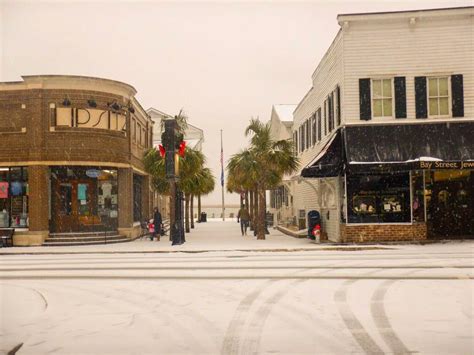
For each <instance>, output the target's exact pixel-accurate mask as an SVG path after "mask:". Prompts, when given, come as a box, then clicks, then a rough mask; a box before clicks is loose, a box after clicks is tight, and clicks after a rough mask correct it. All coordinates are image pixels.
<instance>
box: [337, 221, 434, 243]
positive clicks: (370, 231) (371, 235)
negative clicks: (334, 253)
mask: <svg viewBox="0 0 474 355" xmlns="http://www.w3.org/2000/svg"><path fill="white" fill-rule="evenodd" d="M426 237H427V229H426V224H425V223H415V224H369V225H350V226H348V225H346V224H341V240H342V242H354V243H362V242H385V241H414V240H415V241H417V240H425V239H426Z"/></svg>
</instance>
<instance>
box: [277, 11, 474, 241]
mask: <svg viewBox="0 0 474 355" xmlns="http://www.w3.org/2000/svg"><path fill="white" fill-rule="evenodd" d="M473 15H474V8H473V7H464V8H446V9H434V10H418V11H398V12H383V13H360V14H343V15H339V16H338V17H337V21H338V23H339V25H340V29H339V32H338V33H337V35H336V37H335V38H334V40H333V42H332V44H331V46H330V47H329V49H328V50H327V52H326V54H325V55H324V57H323V58H322V59H321V61H320V63H319V64H318V65H317V67H316V69H315V71H314V73H313V75H312V87H311V88H310V90H309V91H308V92H307V94H306V95H305V96H304V97H303V98H302V100H301V101H300V103H299V104H298V106H297V107H296V108H295V110H294V112H293V124H292V138H293V141H294V143H295V149H296V152H297V154H298V157H299V158H300V170H299V171H298V172H297V173H295V174H294V175H293V176H291V177H288V179H287V181H286V182H284V184H283V185H284V186H286V187H287V188H288V192H289V197H288V200H289V203H288V206H280V205H278V206H276V205H275V213H277V215H279V216H280V218H279V220H278V223H279V224H280V225H287V226H288V225H290V224H293V225H295V226H296V229H304V228H306V225H305V216H306V214H307V212H308V211H309V210H312V209H316V210H318V211H319V212H320V214H321V217H322V226H323V232H324V234H325V235H327V237H328V238H329V240H332V241H345V242H351V241H354V242H370V241H389V240H424V239H427V238H446V237H448V238H457V237H462V238H464V237H471V238H472V237H473V234H474V218H472V216H473V215H474V196H473V194H474V187H473V186H474V170H473V168H474V167H473V161H474V76H473V75H474V64H473V63H474V57H473V53H474V47H473V44H474V41H473V38H474V30H473ZM272 124H273V121H272ZM273 195H275V192H274V193H273ZM289 210H290V211H292V215H291V216H288V213H287V212H288V211H289Z"/></svg>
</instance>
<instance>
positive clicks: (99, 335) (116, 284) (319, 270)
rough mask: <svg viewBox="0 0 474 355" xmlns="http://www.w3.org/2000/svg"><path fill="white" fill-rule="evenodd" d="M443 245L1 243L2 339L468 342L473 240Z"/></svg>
mask: <svg viewBox="0 0 474 355" xmlns="http://www.w3.org/2000/svg"><path fill="white" fill-rule="evenodd" d="M416 248H424V249H423V251H424V253H422V254H418V253H415V252H414V251H415V250H416ZM446 249H447V250H446V251H445V252H443V251H442V250H441V249H440V248H439V246H425V247H419V246H418V247H413V246H411V247H404V248H402V249H401V250H400V249H397V250H394V249H391V250H376V251H373V250H372V251H362V252H361V251H358V252H353V251H347V252H341V251H306V252H293V253H285V252H279V253H261V252H247V253H245V252H216V253H206V254H180V253H179V254H174V253H173V254H132V255H130V254H120V253H119V254H104V255H100V254H99V255H98V254H80V255H64V254H63V255H61V254H57V255H10V256H8V257H5V256H4V257H2V261H1V263H0V290H1V293H0V295H1V304H2V317H1V322H2V324H1V328H2V329H1V331H2V335H1V336H2V340H1V350H2V351H4V352H7V351H9V350H11V349H13V348H14V347H15V346H16V345H19V344H23V345H22V346H21V348H20V350H19V351H18V354H50V353H51V354H108V353H110V354H145V353H159V354H173V353H175V354H176V353H180V354H183V353H186V354H197V353H199V354H219V353H220V354H253V353H282V354H295V353H298V354H314V353H333V354H346V353H380V352H383V353H408V352H420V353H427V354H433V353H436V354H453V353H456V354H469V353H471V351H472V348H473V338H472V334H473V310H472V307H473V305H472V295H473V284H474V283H473V280H472V278H473V277H474V275H473V269H472V253H471V252H470V251H469V249H467V250H466V249H465V248H463V250H455V251H453V250H450V247H449V246H448V247H446Z"/></svg>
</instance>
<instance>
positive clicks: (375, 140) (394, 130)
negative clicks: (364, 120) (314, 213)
mask: <svg viewBox="0 0 474 355" xmlns="http://www.w3.org/2000/svg"><path fill="white" fill-rule="evenodd" d="M473 137H474V123H473V122H450V123H446V122H444V123H430V124H405V125H372V126H349V127H346V128H345V130H344V146H345V153H346V161H345V163H346V169H347V170H349V171H371V170H377V171H386V170H388V171H395V170H396V171H403V170H406V171H408V170H412V169H430V168H439V169H449V168H452V169H461V168H463V167H465V165H466V164H465V163H467V166H468V165H469V164H468V162H469V161H472V160H474V139H473Z"/></svg>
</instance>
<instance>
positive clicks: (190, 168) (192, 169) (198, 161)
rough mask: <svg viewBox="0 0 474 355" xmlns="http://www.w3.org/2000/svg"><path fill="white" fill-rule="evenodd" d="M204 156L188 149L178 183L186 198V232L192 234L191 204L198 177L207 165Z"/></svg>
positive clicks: (181, 163)
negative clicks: (190, 221) (190, 220)
mask: <svg viewBox="0 0 474 355" xmlns="http://www.w3.org/2000/svg"><path fill="white" fill-rule="evenodd" d="M205 160H206V159H205V157H204V154H202V153H201V152H200V151H197V150H195V149H189V148H188V149H186V153H185V155H184V157H183V158H180V180H179V182H178V184H179V187H180V188H181V190H182V191H183V192H184V196H185V208H184V212H185V230H186V232H187V233H189V232H190V228H189V227H190V223H189V219H190V218H189V207H190V206H189V202H190V199H191V194H193V193H194V192H195V191H196V185H197V181H196V176H197V175H198V174H199V172H200V171H201V170H202V169H203V166H204V163H205Z"/></svg>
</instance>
